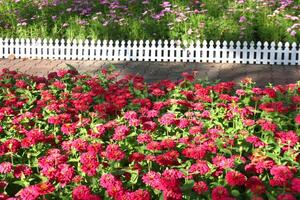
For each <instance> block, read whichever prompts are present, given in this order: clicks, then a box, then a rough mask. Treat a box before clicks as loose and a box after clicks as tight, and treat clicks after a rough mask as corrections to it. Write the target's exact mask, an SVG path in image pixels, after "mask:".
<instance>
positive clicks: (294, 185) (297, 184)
mask: <svg viewBox="0 0 300 200" xmlns="http://www.w3.org/2000/svg"><path fill="white" fill-rule="evenodd" d="M291 189H292V190H293V191H294V192H296V193H300V178H293V179H292V181H291Z"/></svg>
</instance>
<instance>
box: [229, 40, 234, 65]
mask: <svg viewBox="0 0 300 200" xmlns="http://www.w3.org/2000/svg"><path fill="white" fill-rule="evenodd" d="M233 56H234V42H233V41H230V42H229V49H228V63H234V58H233Z"/></svg>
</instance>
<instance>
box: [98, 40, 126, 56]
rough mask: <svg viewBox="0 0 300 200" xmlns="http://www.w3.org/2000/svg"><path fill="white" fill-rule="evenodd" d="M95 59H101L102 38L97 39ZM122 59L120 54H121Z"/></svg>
mask: <svg viewBox="0 0 300 200" xmlns="http://www.w3.org/2000/svg"><path fill="white" fill-rule="evenodd" d="M95 59H96V60H101V40H97V44H96V51H95ZM119 59H120V55H119Z"/></svg>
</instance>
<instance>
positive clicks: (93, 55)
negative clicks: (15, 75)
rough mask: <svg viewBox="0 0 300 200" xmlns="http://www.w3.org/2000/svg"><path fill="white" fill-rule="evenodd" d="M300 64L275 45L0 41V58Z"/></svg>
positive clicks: (298, 51) (294, 49) (296, 50)
mask: <svg viewBox="0 0 300 200" xmlns="http://www.w3.org/2000/svg"><path fill="white" fill-rule="evenodd" d="M10 55H14V57H16V58H34V59H35V58H37V59H63V60H120V61H127V60H128V61H162V62H210V63H244V64H270V65H274V64H275V65H300V46H299V45H298V44H296V43H295V42H294V43H291V44H290V43H288V42H286V43H284V44H283V43H282V42H278V43H277V44H276V43H275V42H271V43H268V42H257V43H254V42H253V41H252V42H250V43H248V42H243V43H241V42H239V41H237V42H233V41H230V42H227V41H223V42H220V41H216V42H214V41H209V42H208V41H206V40H204V41H202V42H200V41H195V42H193V41H189V42H188V41H180V40H177V41H174V40H170V41H168V40H164V41H162V40H158V41H155V40H152V41H149V40H146V41H143V40H140V41H137V40H134V41H130V40H129V41H124V40H122V41H118V40H117V41H113V40H109V41H107V40H103V41H100V40H97V41H94V40H84V41H83V40H69V39H68V40H64V39H62V40H58V39H55V40H53V39H49V40H47V39H41V38H38V39H28V38H26V39H24V38H20V39H19V38H16V39H13V38H0V58H8V57H9V56H10Z"/></svg>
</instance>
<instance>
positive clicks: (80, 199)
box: [72, 185, 101, 200]
mask: <svg viewBox="0 0 300 200" xmlns="http://www.w3.org/2000/svg"><path fill="white" fill-rule="evenodd" d="M72 197H73V200H87V199H90V200H100V199H101V198H100V197H98V196H96V195H93V194H91V190H90V188H89V187H87V186H85V185H79V186H77V187H76V188H74V189H73V192H72Z"/></svg>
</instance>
